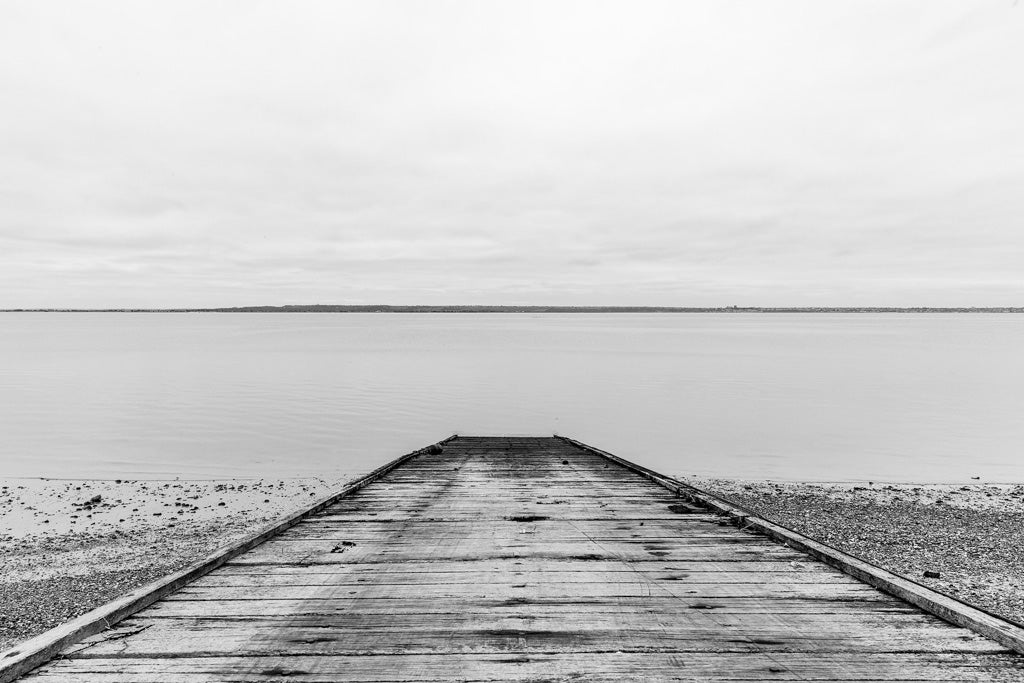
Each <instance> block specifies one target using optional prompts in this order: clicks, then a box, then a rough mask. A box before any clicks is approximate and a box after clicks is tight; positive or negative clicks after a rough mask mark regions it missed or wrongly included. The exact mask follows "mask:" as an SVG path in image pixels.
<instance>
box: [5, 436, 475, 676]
mask: <svg viewBox="0 0 1024 683" xmlns="http://www.w3.org/2000/svg"><path fill="white" fill-rule="evenodd" d="M457 437H458V435H457V434H452V435H451V436H449V437H446V438H444V439H442V440H441V441H438V442H436V443H433V444H430V445H428V446H424V447H423V448H419V449H417V450H415V451H411V452H409V453H406V454H405V455H400V456H399V457H397V458H395V459H394V460H392V461H390V462H387V463H385V464H383V465H381V466H380V467H378V468H377V469H375V470H373V471H372V472H370V473H369V474H366V475H363V476H362V477H360V478H358V479H356V480H354V481H351V482H349V483H348V484H346V485H345V486H343V487H342V488H341V489H340V490H339V491H336V492H335V493H332V494H330V495H327V496H324V497H322V498H320V499H318V500H316V501H315V502H314V503H312V504H311V505H308V506H306V507H303V508H300V509H299V510H297V511H295V512H292V513H289V514H287V515H285V516H284V517H282V518H280V519H278V520H277V521H274V522H271V523H270V524H268V525H266V526H264V527H262V528H260V529H258V530H256V531H254V532H253V533H251V534H249V535H248V536H245V537H243V538H241V539H238V540H237V541H234V542H232V543H229V544H227V545H224V546H222V547H220V548H218V549H216V550H214V551H213V552H212V553H210V554H209V555H207V556H206V557H204V558H202V559H200V560H198V561H196V562H194V563H192V564H191V565H189V566H187V567H185V568H184V569H182V570H180V571H177V572H175V573H173V574H169V575H167V576H165V577H163V578H161V579H157V580H156V581H153V582H151V583H148V584H146V585H144V586H140V587H139V588H136V589H135V590H133V591H129V592H128V593H125V594H124V595H123V596H121V597H120V598H116V599H114V600H112V601H110V602H108V603H107V604H105V605H100V606H99V607H97V608H96V609H93V610H90V611H89V612H86V613H85V614H83V615H82V616H80V617H77V618H75V619H72V620H71V621H69V622H67V623H66V624H61V625H60V626H57V627H56V628H52V629H50V630H49V631H46V632H44V633H41V634H39V635H38V636H36V637H34V638H30V639H29V640H26V641H24V642H22V643H19V644H17V645H15V646H14V647H12V648H10V649H8V650H6V651H4V652H0V683H9V682H10V681H13V680H16V679H17V678H19V677H20V676H23V675H24V674H26V673H28V672H29V671H31V670H32V669H35V668H37V667H39V666H40V665H42V664H45V663H46V662H48V661H50V660H51V659H52V658H53V657H54V656H56V655H57V654H58V653H59V652H60V651H61V650H63V649H64V648H66V647H68V646H69V645H74V644H75V643H77V642H79V641H81V640H84V639H85V638H88V637H89V636H92V635H95V634H97V633H99V632H101V631H104V630H106V629H109V628H110V627H112V626H113V625H115V624H117V623H118V622H119V621H121V620H123V619H125V618H127V617H130V616H132V615H133V614H135V613H136V612H138V611H140V610H142V609H145V608H146V607H148V606H149V605H151V604H153V603H154V602H156V601H157V600H159V599H160V598H162V597H164V596H166V595H169V594H171V593H173V592H174V591H176V590H178V589H179V588H181V587H182V586H185V585H188V584H189V583H191V582H192V581H195V580H196V579H198V578H200V577H202V576H205V575H206V574H209V573H210V572H211V571H213V570H214V569H216V568H217V567H220V566H221V565H222V564H224V563H225V562H228V561H229V560H231V559H232V558H235V557H237V556H238V555H241V554H242V553H245V552H247V551H249V550H252V549H253V548H255V547H256V546H258V545H260V544H261V543H263V542H264V541H266V540H267V539H269V538H272V537H274V536H276V535H277V534H279V533H281V532H282V531H284V530H286V529H289V528H291V527H293V526H295V525H296V524H298V523H299V522H301V521H302V520H304V519H306V518H307V517H310V516H311V515H315V514H316V513H318V512H320V511H321V510H324V509H325V508H328V507H330V506H331V505H333V504H334V503H336V502H338V501H339V500H341V499H342V498H345V497H346V496H349V495H351V494H353V493H355V492H356V491H358V490H360V489H362V488H363V487H365V486H368V485H369V484H372V483H373V482H375V481H376V480H377V479H379V478H380V477H382V476H383V475H385V474H387V473H388V472H390V471H391V470H393V469H395V468H396V467H398V466H400V465H402V464H403V463H405V462H406V461H408V460H411V459H412V458H415V457H416V456H417V455H421V454H423V453H427V452H429V451H431V449H435V448H437V447H439V446H441V447H443V446H444V444H446V443H448V442H449V441H451V440H452V439H455V438H457Z"/></svg>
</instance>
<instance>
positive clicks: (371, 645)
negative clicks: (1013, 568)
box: [67, 615, 1007, 658]
mask: <svg viewBox="0 0 1024 683" xmlns="http://www.w3.org/2000/svg"><path fill="white" fill-rule="evenodd" d="M608 616H613V617H614V616H616V615H608ZM480 621H481V622H483V621H484V620H483V619H481V620H480ZM506 621H507V620H506ZM607 621H612V620H607ZM408 625H409V626H410V628H406V629H396V628H394V627H393V626H392V625H391V624H390V623H387V624H384V625H382V626H378V627H377V628H362V629H359V630H352V629H348V628H325V627H323V626H322V625H316V626H308V625H303V626H297V625H291V624H284V625H282V624H266V623H264V625H263V626H262V627H256V628H254V627H253V626H252V625H250V624H243V623H239V622H234V623H231V624H227V625H223V624H222V625H219V626H216V627H210V626H202V627H195V626H189V627H187V628H186V627H183V626H181V625H179V624H176V623H173V622H169V621H163V622H156V623H152V624H148V625H147V626H146V627H145V628H144V629H142V630H139V629H140V627H131V626H129V625H124V626H122V627H119V628H116V629H112V630H110V631H108V632H105V633H102V634H97V635H95V636H92V637H91V638H88V639H86V640H85V641H83V642H82V643H79V644H78V645H77V646H75V647H74V648H71V649H70V650H69V651H68V653H67V654H68V655H74V656H75V657H76V658H107V657H112V656H119V657H171V656H191V657H218V656H219V657H223V656H227V655H234V656H240V657H241V656H244V657H263V656H309V655H317V656H338V655H365V654H392V655H396V656H397V655H428V654H431V653H434V652H437V651H439V650H443V651H445V652H452V653H458V654H469V653H476V654H500V653H507V652H509V651H516V652H523V653H538V652H539V653H548V654H550V653H555V652H561V653H571V652H579V651H589V652H664V653H668V652H675V653H696V652H761V651H762V650H763V648H764V646H765V644H771V646H772V651H773V652H779V653H791V652H820V653H839V652H871V653H883V652H886V653H896V652H943V651H947V650H944V649H943V648H942V638H941V636H942V632H941V630H940V629H939V628H937V627H935V626H934V625H928V626H924V627H917V628H904V629H902V630H901V631H900V632H899V633H896V634H881V635H880V634H879V633H878V632H877V631H870V630H868V631H865V632H863V633H857V634H854V635H851V634H849V633H842V632H838V631H832V632H826V631H823V630H822V629H820V628H815V629H810V628H803V629H795V628H790V627H787V628H776V629H772V628H767V627H765V626H764V625H761V626H760V627H759V628H754V629H752V628H749V627H742V628H728V627H722V626H720V625H718V624H714V625H708V624H689V623H686V622H681V621H679V620H674V621H672V622H671V623H669V622H668V621H667V620H666V621H665V622H663V623H651V622H648V623H645V624H639V623H632V622H626V621H625V620H623V619H621V618H619V619H616V620H615V621H612V623H608V624H605V625H604V626H603V627H599V626H595V625H593V624H589V623H588V624H582V625H580V627H579V628H575V629H574V628H568V627H571V626H572V624H566V623H565V622H561V623H559V624H557V625H556V627H555V628H550V629H549V628H543V627H538V626H537V625H536V624H524V623H521V622H520V623H518V624H504V625H483V624H479V625H476V626H475V627H467V625H466V623H465V621H464V620H463V621H462V622H460V626H461V628H454V629H453V628H449V627H448V626H447V625H444V626H442V627H440V628H439V627H438V625H437V624H432V623H427V622H426V621H425V620H424V621H420V622H409V623H408ZM972 635H973V637H971V638H968V639H965V640H964V641H961V642H959V643H957V649H956V651H957V652H972V653H1005V652H1007V650H1006V648H1004V647H1002V646H1001V645H998V644H997V643H994V642H993V641H991V640H988V639H987V638H982V637H981V636H977V635H974V634H972ZM127 636H131V637H127ZM937 636H938V638H936V637H937Z"/></svg>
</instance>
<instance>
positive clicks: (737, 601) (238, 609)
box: [146, 596, 958, 638]
mask: <svg viewBox="0 0 1024 683" xmlns="http://www.w3.org/2000/svg"><path fill="white" fill-rule="evenodd" d="M622 610H634V611H639V612H646V613H648V614H667V615H681V614H693V613H700V614H712V613H713V614H714V615H715V617H714V618H716V619H717V618H718V615H721V614H739V615H745V614H752V613H763V614H785V613H791V614H837V613H849V612H852V611H871V612H879V613H885V612H900V613H905V612H909V613H913V610H912V609H911V608H908V607H907V606H906V605H905V604H904V603H902V602H899V601H898V600H894V599H854V600H837V599H830V600H816V599H813V598H795V597H794V598H786V599H775V600H769V599H766V598H763V597H728V598H712V597H708V598H693V599H685V598H674V599H671V600H661V601H659V600H652V599H651V598H646V597H606V598H573V599H571V600H569V599H559V598H531V597H528V596H523V597H512V598H493V599H492V598H477V599H463V600H458V601H453V600H451V599H446V600H444V601H441V600H437V599H435V598H429V597H428V598H405V599H391V598H358V597H355V596H349V597H348V599H343V598H338V599H335V600H323V601H316V600H313V601H310V600H175V599H167V600H161V601H160V602H159V603H157V604H155V605H153V606H151V607H150V608H149V610H147V612H146V614H147V615H150V616H152V617H153V618H159V617H166V616H173V617H182V616H190V617H194V616H217V615H220V616H248V617H259V616H271V615H288V614H293V615H311V614H315V615H324V616H327V615H332V614H343V613H349V612H353V611H359V612H364V613H376V614H397V613H417V614H425V613H437V614H464V615H466V618H472V615H474V614H479V613H484V612H486V613H490V614H495V615H529V614H559V615H561V616H562V618H564V619H569V620H572V619H586V618H588V615H590V614H593V613H595V612H600V613H612V614H614V613H618V612H621V611H622ZM957 635H958V634H952V633H951V634H950V638H954V637H956V636H957Z"/></svg>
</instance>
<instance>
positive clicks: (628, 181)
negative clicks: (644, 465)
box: [0, 0, 1024, 307]
mask: <svg viewBox="0 0 1024 683" xmlns="http://www.w3.org/2000/svg"><path fill="white" fill-rule="evenodd" d="M285 303H500V304H515V303H533V304H545V303H552V304H637V305H643V304H651V305H733V304H738V305H784V304H793V305H870V304H878V305H1024V4H1022V5H1020V6H1018V5H1015V3H1014V2H1013V0H999V1H991V2H990V1H985V0H961V1H957V2H948V1H942V0H919V1H916V2H901V1H898V0H882V1H877V2H872V1H869V0H856V1H854V2H842V1H837V0H829V1H828V2H822V1H821V0H808V1H806V2H769V1H762V0H758V1H754V0H751V1H748V2H731V1H728V0H707V1H706V2H680V1H679V0H671V1H667V2H643V1H638V0H628V1H625V0H624V1H622V2H601V1H598V0H583V1H581V2H560V1H558V0H542V1H539V2H529V1H526V0H508V1H506V2H489V1H487V0H465V1H461V2H445V1H439V0H430V1H429V2H428V1H423V0H409V1H407V2H387V1H381V0H373V1H370V0H365V1H361V2H338V1H330V2H322V3H317V2H273V3H271V2H257V1H254V0H239V1H237V2H209V1H208V0H204V1H203V2H197V3H189V2H181V1H180V0H175V1H174V2H169V1H166V2H160V3H151V2H139V1H136V0H132V1H129V0H124V1H123V2H117V3H102V2H88V3H83V2H63V3H57V2H47V1H45V0H27V1H17V0H5V1H4V2H3V3H2V4H0V307H48V306H81V307H99V306H203V305H209V306H214V305H241V304H285Z"/></svg>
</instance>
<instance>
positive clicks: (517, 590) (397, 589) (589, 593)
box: [167, 577, 885, 601]
mask: <svg viewBox="0 0 1024 683" xmlns="http://www.w3.org/2000/svg"><path fill="white" fill-rule="evenodd" d="M509 578H510V579H511V581H509V582H499V579H500V577H494V578H492V579H491V580H490V581H488V582H486V583H471V582H467V583H461V582H460V583H449V582H442V583H433V584H414V585H409V584H393V583H387V584H377V583H369V582H367V583H354V584H333V585H318V586H317V585H314V586H308V585H296V584H291V585H276V586H195V585H189V586H185V587H183V588H181V589H180V590H178V591H177V592H176V593H175V594H174V595H170V596H168V597H167V600H169V601H170V600H316V601H327V600H335V599H345V600H348V599H350V598H353V597H355V598H359V599H366V598H387V599H390V600H406V599H408V598H414V597H423V596H429V597H430V598H432V599H436V600H449V599H469V600H473V599H482V598H488V599H512V598H521V597H524V596H525V597H530V598H531V599H536V598H539V599H542V600H569V599H578V598H634V597H639V598H643V597H656V596H659V595H660V596H664V597H668V598H681V597H685V598H688V599H704V598H723V597H729V598H732V597H742V598H790V597H800V598H804V599H809V600H858V599H863V600H884V599H885V598H883V597H881V596H880V595H879V594H878V591H876V590H875V589H873V588H872V587H870V586H864V585H858V584H852V583H774V582H773V583H699V584H674V583H669V582H663V583H657V582H652V581H646V580H643V579H642V578H639V577H638V579H637V580H636V581H630V582H624V581H619V582H616V583H605V582H603V581H590V582H561V583H554V582H531V581H530V580H529V578H528V577H521V578H518V579H517V578H515V577H509Z"/></svg>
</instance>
